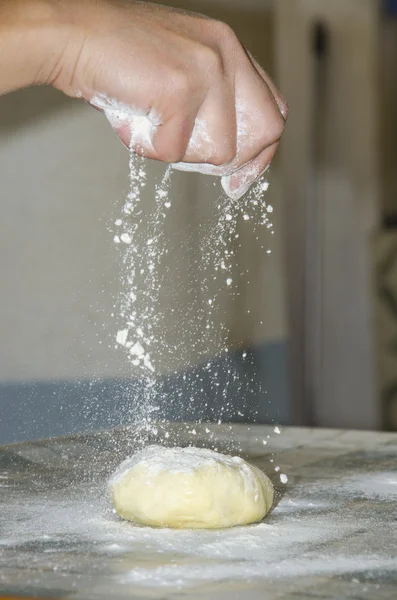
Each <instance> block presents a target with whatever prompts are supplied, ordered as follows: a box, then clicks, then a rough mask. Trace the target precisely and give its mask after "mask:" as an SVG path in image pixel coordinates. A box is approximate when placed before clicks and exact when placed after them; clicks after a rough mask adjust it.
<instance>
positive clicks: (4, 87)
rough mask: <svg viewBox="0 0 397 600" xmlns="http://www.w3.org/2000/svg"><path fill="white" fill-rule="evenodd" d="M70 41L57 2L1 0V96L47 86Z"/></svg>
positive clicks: (48, 0) (45, 0)
mask: <svg viewBox="0 0 397 600" xmlns="http://www.w3.org/2000/svg"><path fill="white" fill-rule="evenodd" d="M69 38H70V28H69V27H68V26H66V25H65V24H63V23H62V22H60V20H59V18H58V3H57V2H56V0H55V1H54V2H52V1H51V0H0V39H1V44H0V94H5V93H7V92H10V91H13V90H16V89H19V88H22V87H26V86H29V85H39V84H46V83H50V82H51V77H52V75H53V73H54V71H55V70H56V68H57V65H58V64H59V61H60V58H61V56H62V53H63V49H64V47H65V45H66V44H67V43H68V39H69Z"/></svg>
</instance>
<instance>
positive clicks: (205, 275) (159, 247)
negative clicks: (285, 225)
mask: <svg viewBox="0 0 397 600" xmlns="http://www.w3.org/2000/svg"><path fill="white" fill-rule="evenodd" d="M91 103H92V104H93V105H94V106H96V107H97V108H100V109H101V110H102V111H103V112H104V114H105V115H106V117H107V118H108V120H109V122H110V123H111V125H112V127H114V128H115V129H118V128H119V127H120V126H121V125H122V124H123V123H125V122H126V121H127V122H128V123H129V128H130V131H131V149H130V159H129V169H130V189H129V193H128V195H127V198H126V201H125V203H124V206H123V207H122V211H121V215H119V216H118V217H117V219H115V221H114V226H113V228H112V231H113V239H114V243H115V244H116V245H117V247H118V248H119V251H120V256H121V259H122V263H123V264H122V292H121V294H120V297H119V298H118V301H117V303H116V306H117V310H116V311H115V312H116V320H117V322H118V330H117V332H116V334H115V346H116V348H120V349H122V351H123V352H124V353H125V355H126V356H127V358H128V361H129V363H130V365H131V369H132V372H134V373H136V372H138V373H139V374H140V378H141V381H142V393H139V394H134V397H133V398H131V399H130V402H131V419H132V420H134V421H136V422H138V423H140V427H141V432H140V436H141V438H142V443H145V441H146V439H147V434H149V433H150V434H153V432H155V431H156V422H158V421H159V420H161V413H162V408H163V407H164V405H166V404H169V402H171V401H172V402H173V403H174V404H173V405H174V407H177V403H178V402H179V403H180V405H181V406H182V405H183V404H185V405H186V404H189V403H194V404H195V405H196V406H200V407H202V409H203V412H205V411H206V410H207V411H208V402H209V396H208V394H209V393H210V397H211V394H212V395H214V394H218V397H219V394H220V395H221V402H220V404H221V407H220V408H219V409H218V410H217V412H213V415H212V419H211V420H215V421H216V422H218V423H219V424H220V423H222V422H224V421H231V420H234V418H235V416H236V415H235V409H234V408H233V404H232V402H231V399H230V396H231V389H232V388H233V394H234V396H235V397H236V396H237V397H238V398H239V399H240V402H241V404H242V405H246V410H251V409H250V408H248V409H247V406H249V397H250V394H251V395H253V394H255V393H258V394H264V392H263V390H261V389H260V382H259V380H258V377H256V373H255V367H254V365H253V364H252V358H251V357H250V356H248V355H247V352H243V353H242V354H241V364H242V366H243V367H242V368H241V366H236V362H235V361H234V362H233V360H232V359H230V360H229V359H227V358H226V363H227V368H226V376H225V377H224V380H222V385H221V383H220V376H219V366H217V363H216V362H215V364H214V361H213V360H210V358H209V357H211V355H210V354H209V350H208V349H209V348H211V347H213V345H214V340H217V345H218V347H219V348H221V352H222V355H223V356H224V357H227V356H228V355H230V356H232V352H231V351H232V350H233V349H234V347H233V345H232V344H231V343H230V331H229V325H228V323H227V322H226V320H225V315H224V314H222V310H224V307H223V306H222V303H221V296H222V295H224V293H225V289H226V290H227V294H228V296H229V297H230V298H231V299H233V298H238V296H239V294H240V291H239V282H240V281H241V279H242V278H243V279H244V278H247V277H249V271H248V270H244V271H241V270H240V272H237V273H236V257H237V255H238V253H239V251H240V249H241V247H242V241H241V238H240V235H241V234H240V229H239V227H240V226H239V223H242V222H247V223H250V227H251V230H253V232H254V235H256V236H257V239H259V237H258V236H259V234H258V231H257V229H258V228H265V229H266V230H268V232H269V234H273V226H272V223H271V222H270V220H269V216H270V214H271V212H272V210H273V209H272V207H271V206H270V205H268V204H267V203H266V202H265V201H264V200H263V194H264V192H265V191H266V190H267V188H268V183H267V182H266V181H263V180H261V181H258V182H257V183H255V184H254V185H253V186H252V188H251V190H250V192H249V193H248V194H247V195H246V196H245V198H243V199H241V200H238V201H237V200H236V198H235V197H233V195H227V194H223V195H221V197H220V198H219V199H218V201H217V202H215V203H214V205H213V206H212V207H211V211H212V212H211V215H210V217H209V219H208V220H205V219H204V220H202V219H200V221H199V223H198V224H195V225H196V226H197V232H198V243H197V245H198V249H199V251H198V252H197V245H196V247H195V251H194V252H189V251H188V249H187V248H184V247H180V248H179V253H180V254H181V255H182V256H183V254H184V253H186V254H190V260H191V263H192V264H191V265H190V267H189V268H191V270H192V272H193V275H192V277H194V278H195V279H196V282H195V283H196V284H197V282H199V288H200V292H199V294H198V296H197V297H196V296H195V297H192V300H191V304H190V306H189V307H188V309H187V313H186V309H185V313H186V314H178V316H177V318H176V321H177V325H176V326H175V327H176V330H175V332H174V333H173V343H172V344H170V343H169V342H167V335H166V332H167V328H169V323H168V321H167V310H171V311H174V307H172V294H171V296H170V300H169V303H168V307H166V309H165V308H164V299H163V298H164V290H165V289H166V288H167V285H168V281H167V279H171V273H170V270H175V269H177V267H178V264H177V263H178V259H179V257H178V256H177V255H176V254H175V249H172V252H174V254H173V255H172V256H171V254H170V248H169V243H168V242H169V240H168V238H167V236H166V235H165V231H166V224H167V219H169V218H172V216H170V215H171V214H172V203H171V194H170V184H171V173H172V166H175V165H172V166H169V167H168V168H167V169H166V171H165V174H164V175H163V177H162V179H161V181H160V182H159V183H158V184H157V185H156V186H155V190H154V194H153V195H152V196H150V191H149V190H148V186H150V183H151V182H148V180H147V172H146V161H145V159H144V158H142V156H141V155H143V154H144V153H145V150H147V149H148V148H150V147H152V143H153V136H154V134H155V131H156V128H157V127H158V126H159V124H160V122H161V120H160V118H159V116H158V115H157V114H156V113H155V112H153V111H152V112H150V113H149V114H146V113H144V112H143V111H140V110H139V109H135V108H131V107H128V106H126V105H123V104H121V103H119V102H116V101H115V100H112V99H108V98H107V97H105V96H103V95H100V96H96V97H95V98H93V99H92V101H91ZM246 134H247V132H246V131H245V129H244V120H242V119H240V121H239V129H238V137H239V140H240V143H241V142H242V141H244V139H245V136H246ZM208 135H209V134H208V131H207V130H206V125H205V123H202V122H201V121H197V122H196V127H195V131H194V135H193V136H192V140H191V144H192V145H195V144H196V145H200V143H201V142H202V141H203V140H204V141H208V139H207V138H208ZM222 173H224V171H222ZM224 187H225V186H224ZM148 192H149V193H148ZM144 197H145V199H143V198H144ZM188 243H189V242H188ZM262 250H263V252H265V253H269V252H270V250H269V248H267V247H266V246H262ZM164 258H167V261H166V262H165V261H164ZM172 275H173V273H172ZM172 293H175V290H173V291H172ZM175 310H176V309H175ZM248 312H249V311H248ZM168 314H169V313H168ZM188 348H189V351H191V352H192V353H193V354H194V356H195V364H201V365H203V371H204V374H205V377H206V379H207V381H209V382H210V388H211V389H210V392H208V385H207V386H206V385H205V383H204V379H203V376H201V375H197V378H196V379H194V381H193V382H192V383H189V384H186V387H185V389H174V390H173V393H172V398H171V397H170V396H169V394H168V396H167V395H165V394H164V390H163V388H162V386H161V372H160V371H159V368H158V365H157V364H156V356H168V357H171V358H173V357H174V358H175V357H183V356H184V355H186V354H187V349H188ZM171 362H172V361H171ZM174 362H175V360H174ZM229 363H230V365H229ZM244 365H245V366H244ZM192 366H193V365H189V364H188V363H186V365H185V367H186V368H187V369H188V368H189V367H192ZM185 378H186V376H185V375H184V376H183V379H185ZM189 386H190V387H189ZM220 386H221V389H220ZM263 397H264V396H263ZM256 410H257V409H255V408H252V411H251V413H250V414H249V419H254V420H255V417H256ZM207 414H208V413H207ZM238 416H239V417H243V416H245V417H246V418H247V415H246V414H245V413H243V412H241V413H240V412H239V413H238ZM207 418H208V417H207ZM198 420H199V421H200V418H199V419H198ZM191 436H192V438H193V437H194V432H193V430H192V432H191ZM160 441H161V440H160Z"/></svg>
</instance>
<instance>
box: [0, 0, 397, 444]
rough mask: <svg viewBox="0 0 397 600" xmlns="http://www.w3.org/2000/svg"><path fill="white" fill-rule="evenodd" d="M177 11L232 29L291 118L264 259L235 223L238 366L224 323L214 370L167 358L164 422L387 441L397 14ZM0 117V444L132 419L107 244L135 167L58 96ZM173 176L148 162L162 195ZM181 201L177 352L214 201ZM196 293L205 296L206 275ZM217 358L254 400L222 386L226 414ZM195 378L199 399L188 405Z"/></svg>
mask: <svg viewBox="0 0 397 600" xmlns="http://www.w3.org/2000/svg"><path fill="white" fill-rule="evenodd" d="M171 4H173V5H174V6H178V7H185V8H187V9H190V10H196V11H199V12H202V13H206V14H208V15H209V16H212V17H215V18H219V19H221V20H223V21H226V22H228V23H229V24H230V25H231V26H232V27H233V28H234V29H235V31H236V32H237V34H238V35H239V37H240V39H241V40H242V42H243V43H244V44H245V45H246V46H247V47H248V48H249V49H250V50H251V52H252V53H253V54H254V55H255V57H256V58H257V59H258V60H259V62H260V63H261V64H262V65H263V66H264V67H265V68H266V70H267V71H268V72H269V73H270V74H271V75H272V76H273V77H274V78H275V80H276V82H277V83H278V85H279V86H280V88H281V90H282V92H283V93H284V95H285V96H286V97H287V99H288V101H289V104H290V109H291V113H290V118H289V122H288V127H287V130H286V134H285V138H284V141H283V144H282V148H281V151H280V153H279V156H278V157H277V160H276V161H275V163H274V165H273V167H272V169H271V172H270V175H269V181H270V184H271V185H270V188H269V191H268V192H267V193H266V197H265V198H266V201H267V202H268V203H270V204H272V205H273V206H274V212H273V213H272V221H273V223H274V230H275V234H274V236H273V239H272V240H271V249H272V254H270V255H267V254H264V253H263V252H261V251H260V245H261V244H262V243H266V244H267V243H268V238H267V237H266V236H267V234H266V232H263V234H261V235H262V236H263V238H261V239H260V240H259V241H258V240H256V236H255V235H254V234H253V231H252V229H250V227H251V224H249V223H248V224H239V233H240V235H241V239H243V241H244V244H243V248H242V249H241V250H239V255H238V256H237V257H236V260H237V261H238V262H239V264H242V265H243V266H244V267H249V269H250V277H249V278H248V277H247V278H241V280H239V281H238V291H239V296H238V299H237V300H236V298H234V299H232V298H231V297H230V295H228V294H226V293H225V291H223V292H221V295H220V301H219V303H220V310H219V323H218V325H219V331H220V326H221V321H226V323H227V325H228V327H229V330H230V336H229V338H230V339H229V341H230V346H231V348H232V353H231V355H230V357H229V358H227V359H225V358H224V357H222V355H221V352H220V350H221V345H222V339H221V335H218V333H219V332H218V331H217V330H216V327H215V329H214V335H213V337H212V338H211V339H209V340H208V344H207V348H206V356H205V360H204V358H203V355H202V354H197V353H196V352H195V351H194V348H192V347H186V348H185V349H184V352H183V355H182V354H179V356H177V357H175V356H171V355H167V356H164V355H163V356H158V357H156V364H157V365H158V368H159V373H160V374H161V376H162V377H164V390H165V391H164V394H165V397H166V398H169V402H168V403H166V404H167V406H165V407H164V410H163V413H162V416H163V417H164V418H171V419H174V418H182V419H195V418H199V417H200V418H204V419H217V415H219V414H221V413H222V415H223V416H224V418H225V419H226V420H242V421H249V420H253V419H255V420H257V421H260V422H272V421H277V422H281V423H286V424H290V423H296V424H310V425H319V426H324V425H325V426H328V425H330V426H336V427H358V428H360V427H361V428H380V427H385V428H388V429H391V428H396V427H397V375H396V373H397V369H396V367H397V351H396V347H397V342H396V340H397V241H396V240H395V234H394V227H395V225H396V223H397V217H396V214H397V205H396V194H395V191H396V189H397V176H396V169H395V158H396V150H397V146H396V144H397V127H396V111H395V106H396V102H395V100H396V97H395V96H396V90H397V86H396V84H395V77H396V75H395V64H396V63H395V58H396V54H397V43H396V40H397V36H396V33H397V31H396V20H395V16H394V14H393V12H394V4H393V3H392V2H388V3H387V5H386V3H383V2H381V1H380V0H379V1H378V0H335V1H334V0H333V2H332V3H331V2H326V0H274V1H272V0H267V1H264V0H249V1H247V0H244V2H242V1H239V0H235V1H233V2H232V1H231V0H227V1H226V0H217V1H212V2H205V1H200V0H197V1H196V0H194V1H189V0H180V1H179V0H175V1H174V2H172V3H171ZM0 108H1V110H0V124H1V127H0V157H1V158H0V194H1V198H2V202H1V217H2V218H1V220H0V251H1V252H0V281H1V282H2V283H1V291H2V293H1V296H0V411H1V413H0V414H1V417H0V442H6V441H14V440H15V441H16V440H20V439H25V438H29V437H43V436H48V435H59V434H63V433H71V432H74V431H81V430H86V429H90V428H91V429H92V428H99V427H106V426H111V425H117V424H119V423H125V422H129V421H130V420H132V419H134V402H135V401H134V398H136V395H137V394H139V393H140V390H141V388H140V384H139V380H138V377H137V373H135V372H134V371H133V369H131V365H130V363H128V362H127V361H126V360H125V357H124V355H123V354H122V353H121V352H120V351H118V350H116V349H115V347H114V336H115V333H116V324H115V322H114V319H112V318H111V314H112V312H114V304H115V302H116V303H117V298H118V294H119V292H120V280H121V276H122V268H123V267H122V263H121V261H120V255H119V253H118V249H117V247H116V246H115V244H113V243H112V238H113V235H112V233H111V232H110V230H109V228H110V227H111V225H112V223H113V221H114V219H115V218H117V216H118V215H119V212H120V210H121V207H122V205H123V202H124V199H125V196H126V193H127V192H128V153H127V152H126V150H125V149H124V148H123V147H122V145H121V144H120V143H119V141H118V140H117V138H116V136H115V135H114V133H113V132H112V131H111V129H110V127H109V126H108V124H107V123H106V121H105V119H104V118H103V117H102V116H101V115H100V114H99V113H97V112H96V111H94V110H92V109H91V108H90V107H88V106H87V105H85V104H84V103H81V102H79V101H76V100H70V99H68V98H65V97H63V96H62V95H61V94H59V93H57V92H55V91H54V90H52V89H45V88H41V89H28V90H24V91H21V92H18V93H16V94H12V95H9V96H7V97H3V98H0ZM163 172H164V167H163V166H162V165H157V164H155V163H150V164H149V165H148V173H149V180H150V181H151V182H155V181H158V180H159V178H160V177H161V175H162V173H163ZM151 189H152V191H153V187H152V188H151ZM147 193H148V194H150V193H152V192H150V186H149V188H148V192H147ZM171 194H172V198H173V209H172V210H173V213H172V220H170V221H169V222H167V231H166V236H167V239H168V240H177V242H175V252H179V255H180V254H181V248H183V249H184V252H183V261H184V262H183V264H185V267H183V264H182V267H180V268H178V272H177V273H175V275H174V278H175V279H174V281H171V282H170V285H171V286H172V285H174V286H178V290H179V291H180V293H179V296H178V301H177V303H178V307H177V310H176V311H175V312H173V313H172V312H171V311H170V313H169V315H168V318H169V328H168V330H167V332H165V335H166V336H168V343H169V344H170V345H172V344H173V343H174V342H175V340H174V339H173V335H175V327H174V326H173V319H176V318H178V314H179V315H181V314H183V313H184V312H185V313H186V309H187V308H188V306H189V294H190V293H191V289H189V290H188V289H187V285H184V281H185V279H184V278H185V277H186V282H187V280H188V279H187V277H188V275H187V273H188V270H189V268H188V265H189V264H191V262H192V261H193V262H194V261H196V260H197V255H198V253H199V250H198V245H197V244H198V241H197V242H196V241H195V240H198V239H199V231H200V227H202V225H203V223H204V224H205V223H207V222H208V218H209V217H208V215H209V214H210V213H211V206H212V205H213V204H214V203H216V202H217V200H218V198H219V194H220V188H219V185H218V183H217V185H216V186H214V185H213V180H212V179H211V178H207V177H203V176H197V175H192V174H183V173H175V174H173V176H172V187H171ZM179 255H178V256H179ZM170 260H171V262H172V260H173V258H171V259H170ZM179 262H181V261H180V260H179ZM167 269H168V267H167ZM170 272H172V269H171V270H170ZM198 272H199V273H200V266H198ZM192 285H194V286H195V288H194V293H195V294H197V296H200V294H201V293H202V290H201V282H200V277H198V278H196V281H195V283H192V281H191V279H189V288H191V286H192ZM187 291H189V294H187ZM394 298H396V300H395V299H394ZM160 300H161V299H160ZM161 301H162V302H163V304H164V306H165V308H167V297H166V296H164V298H163V299H162V300H161ZM175 315H176V316H175ZM200 335H203V336H204V332H200V328H199V327H198V328H197V336H200ZM244 352H248V354H249V356H250V361H249V362H248V363H247V362H244V361H242V360H241V356H242V355H243V353H244ZM207 360H210V361H213V362H214V364H215V368H216V369H217V370H218V371H219V373H220V381H221V382H222V381H223V379H222V377H223V378H225V377H226V374H227V371H228V370H229V369H230V364H231V362H232V363H233V368H234V369H236V371H237V372H239V378H240V381H242V382H243V383H244V382H248V383H249V385H248V383H247V385H248V387H249V388H250V391H249V393H245V394H242V393H241V389H240V388H238V387H236V388H235V389H231V391H230V394H231V401H230V406H229V408H228V412H227V413H226V414H225V413H224V412H223V411H222V406H221V404H222V401H223V400H222V396H221V395H219V394H218V393H217V391H216V390H214V387H213V385H211V382H210V381H207V380H206V379H205V377H206V376H205V368H204V367H205V364H206V363H207ZM186 375H187V379H188V381H189V385H188V387H186V383H185V382H186ZM197 379H199V380H201V381H205V382H206V383H205V384H203V385H204V388H205V391H204V392H202V391H200V393H198V390H197V394H196V395H195V393H193V395H192V385H193V384H192V382H193V381H196V380H197ZM253 380H255V385H252V381H253ZM184 386H185V387H184ZM193 387H194V386H193ZM175 389H178V390H182V395H183V396H182V400H181V401H179V402H178V403H177V404H176V403H174V402H173V391H172V390H175ZM247 389H248V388H247ZM200 390H202V386H201V388H200ZM203 394H204V395H203ZM191 398H193V401H192V400H191ZM207 405H208V406H207ZM204 406H207V408H205V409H204Z"/></svg>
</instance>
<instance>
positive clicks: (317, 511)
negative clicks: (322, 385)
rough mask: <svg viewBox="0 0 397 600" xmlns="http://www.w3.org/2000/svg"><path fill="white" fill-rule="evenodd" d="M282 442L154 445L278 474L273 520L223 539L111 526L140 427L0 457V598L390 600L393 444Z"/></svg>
mask: <svg viewBox="0 0 397 600" xmlns="http://www.w3.org/2000/svg"><path fill="white" fill-rule="evenodd" d="M165 431H167V432H168V434H169V437H168V439H166V438H165V436H164V433H165ZM277 431H278V430H276V432H275V431H274V429H273V428H272V427H265V426H245V425H233V426H217V425H200V426H197V425H194V426H191V425H189V424H185V425H181V424H179V425H178V424H173V425H167V426H163V427H161V426H159V427H158V428H155V429H154V430H153V432H152V433H151V434H150V435H149V438H148V440H147V442H149V443H164V442H165V443H167V444H175V443H176V444H180V445H187V444H192V445H197V446H206V447H211V448H217V449H218V450H219V451H221V452H222V451H223V452H232V453H236V454H240V455H241V456H244V457H245V458H248V459H249V460H250V461H251V462H253V463H254V464H255V465H257V466H259V467H260V468H262V469H263V470H264V471H265V472H266V473H267V474H268V475H269V476H271V478H272V480H273V483H274V485H275V488H276V498H275V503H274V506H273V509H272V512H271V514H270V515H268V517H266V519H265V520H264V521H263V522H262V523H259V524H255V525H252V526H249V527H238V528H233V529H228V530H219V531H189V530H185V531H177V530H175V531H173V530H165V529H151V528H147V527H138V526H134V525H132V524H131V523H127V522H123V521H121V520H119V519H118V518H117V517H116V515H115V514H114V512H113V510H112V507H111V504H110V502H109V498H108V496H107V489H106V481H107V478H108V477H109V475H110V473H111V472H112V471H113V470H114V468H115V467H116V466H117V464H118V463H119V462H120V461H121V460H123V459H124V458H125V457H126V456H128V455H129V454H131V453H132V452H133V451H134V449H136V447H137V445H136V444H137V441H136V440H137V432H136V430H135V429H134V427H130V428H123V429H117V430H111V431H103V432H99V433H97V434H90V435H87V436H84V435H81V436H74V437H70V438H56V439H52V440H44V441H38V442H28V443H23V444H15V445H10V446H2V447H0V492H1V493H0V502H1V507H0V594H7V593H8V594H21V595H23V594H29V595H32V596H37V597H53V598H73V599H76V600H77V599H85V600H90V599H96V598H98V599H100V598H105V597H106V598H109V597H111V598H113V599H114V600H117V599H118V598H120V599H124V598H129V599H134V600H136V599H137V598H142V599H143V598H145V599H146V598H156V599H166V598H167V599H174V598H175V599H178V600H179V599H184V598H186V599H195V600H196V599H197V600H198V599H203V598H210V599H211V600H218V599H226V598H227V599H228V600H229V599H232V600H233V599H235V598H244V600H254V599H255V600H256V599H259V598H260V599H261V600H276V599H277V600H281V599H289V598H291V599H296V598H305V599H308V598H310V599H315V600H317V599H321V600H326V599H327V600H330V599H336V598H338V599H344V598H346V599H351V600H353V599H354V600H360V599H371V600H378V599H379V600H381V599H382V600H386V599H393V600H395V598H397V502H396V501H397V460H396V459H397V435H396V434H387V433H372V432H349V431H344V432H342V431H334V430H325V429H323V430H320V429H295V428H286V429H283V430H282V431H281V433H277ZM281 474H283V475H287V477H288V482H287V483H286V484H283V483H282V482H281V480H280V475H281ZM282 479H283V480H285V478H284V477H283V478H282Z"/></svg>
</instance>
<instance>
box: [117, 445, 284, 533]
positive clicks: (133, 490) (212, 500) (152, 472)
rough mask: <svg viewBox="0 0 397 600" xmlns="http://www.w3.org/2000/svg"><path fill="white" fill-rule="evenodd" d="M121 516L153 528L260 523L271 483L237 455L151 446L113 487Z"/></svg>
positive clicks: (269, 502) (120, 471) (267, 506)
mask: <svg viewBox="0 0 397 600" xmlns="http://www.w3.org/2000/svg"><path fill="white" fill-rule="evenodd" d="M109 488H110V492H111V495H112V499H113V503H114V506H115V509H116V511H117V513H118V515H119V516H120V517H122V518H124V519H127V520H129V521H133V522H134V523H138V524H141V525H151V526H153V527H173V528H182V529H183V528H194V529H207V528H208V529H215V528H222V527H232V526H234V525H247V524H249V523H254V522H256V521H260V520H261V519H263V517H264V516H265V515H266V513H267V512H268V511H269V509H270V507H271V505H272V502H273V486H272V483H271V481H270V479H269V478H268V477H267V476H266V475H265V474H264V473H263V472H262V471H261V470H260V469H258V468H257V467H254V466H253V465H249V464H248V463H247V462H246V461H245V460H243V459H242V458H239V457H237V456H234V457H232V456H226V455H224V454H219V453H218V452H214V451H213V450H205V449H201V448H191V447H189V448H164V447H162V446H148V447H147V448H145V449H144V450H142V451H141V452H138V453H137V454H135V455H134V456H132V457H131V458H129V459H127V460H126V461H124V462H123V463H122V464H121V465H120V467H119V468H118V469H117V471H116V472H115V474H114V475H113V477H112V478H111V480H110V482H109Z"/></svg>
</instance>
